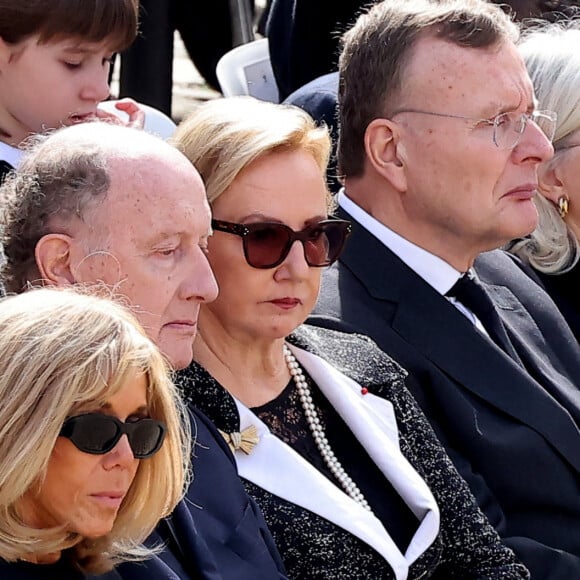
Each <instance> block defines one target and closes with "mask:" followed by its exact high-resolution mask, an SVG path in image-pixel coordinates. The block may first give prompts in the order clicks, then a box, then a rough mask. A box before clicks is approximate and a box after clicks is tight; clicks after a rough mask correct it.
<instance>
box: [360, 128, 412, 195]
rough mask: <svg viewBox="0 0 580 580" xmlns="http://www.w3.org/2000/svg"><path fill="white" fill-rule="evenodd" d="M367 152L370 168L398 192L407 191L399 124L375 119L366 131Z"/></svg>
mask: <svg viewBox="0 0 580 580" xmlns="http://www.w3.org/2000/svg"><path fill="white" fill-rule="evenodd" d="M364 138H365V151H366V155H367V160H368V163H369V164H370V166H372V167H373V169H374V170H375V171H376V172H377V173H378V174H379V175H381V176H382V177H383V178H384V179H386V180H387V181H388V182H389V183H390V184H391V185H392V186H393V187H394V188H395V189H396V190H397V191H401V192H403V191H406V190H407V176H406V173H405V166H404V163H403V161H402V159H401V155H400V153H401V151H400V143H399V132H398V127H397V124H396V123H394V122H393V121H391V120H389V119H374V120H373V121H371V122H370V123H369V125H368V127H367V129H366V131H365V137H364Z"/></svg>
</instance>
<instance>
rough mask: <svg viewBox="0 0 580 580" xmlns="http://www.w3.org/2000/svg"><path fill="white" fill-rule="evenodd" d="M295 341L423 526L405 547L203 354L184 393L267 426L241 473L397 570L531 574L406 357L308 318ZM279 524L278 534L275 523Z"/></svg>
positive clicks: (226, 424) (185, 377) (218, 415)
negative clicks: (460, 464)
mask: <svg viewBox="0 0 580 580" xmlns="http://www.w3.org/2000/svg"><path fill="white" fill-rule="evenodd" d="M288 341H289V343H290V344H291V349H292V351H293V353H294V355H295V356H296V358H297V359H298V360H299V362H300V363H301V365H302V366H303V367H304V368H305V369H306V370H307V371H308V373H309V374H310V376H311V377H312V379H313V380H314V382H315V383H316V385H317V386H318V387H319V388H320V389H321V391H322V392H323V394H324V396H325V397H326V398H327V399H328V400H329V401H330V403H331V405H332V406H333V407H334V409H335V410H336V411H337V412H338V413H339V415H340V416H341V417H342V419H344V420H345V422H346V423H347V425H348V426H349V428H350V430H351V431H352V434H353V436H354V437H356V438H357V439H358V440H359V441H360V442H361V443H362V444H363V446H364V448H365V450H366V451H367V453H368V454H369V455H370V456H371V458H372V460H373V461H374V462H375V463H376V465H378V466H379V467H380V469H381V470H382V472H383V474H384V476H385V477H386V478H388V479H389V481H390V482H391V483H392V484H393V487H394V488H395V489H396V490H397V491H398V493H399V494H400V495H401V497H403V499H404V501H405V502H406V503H407V505H408V506H409V507H410V508H411V509H412V510H413V511H414V513H415V514H416V516H417V518H418V522H419V524H418V528H417V531H416V533H415V535H414V537H413V538H412V540H411V542H410V544H409V546H408V548H407V550H406V551H405V553H402V552H400V551H399V550H398V549H397V547H396V546H395V545H394V543H393V541H392V540H391V538H390V537H389V534H388V531H386V530H385V529H384V528H383V527H382V525H381V524H380V522H378V520H377V519H376V518H375V517H374V516H373V515H372V514H371V513H369V512H366V511H365V510H364V509H363V508H361V507H360V506H359V505H358V504H357V503H356V502H354V501H353V500H351V499H350V498H349V497H348V496H347V495H346V494H345V493H343V492H342V491H341V490H340V489H339V487H338V486H336V485H334V484H332V483H331V482H330V481H329V480H327V479H326V478H325V477H324V476H323V475H321V474H320V473H319V472H318V471H317V470H316V469H314V468H312V466H311V465H310V463H308V462H307V461H306V460H304V459H303V458H302V457H301V456H299V455H298V454H297V453H296V452H295V451H294V450H293V449H292V448H291V447H290V446H288V445H286V444H285V443H283V442H282V441H281V440H280V439H278V438H277V437H275V436H273V435H272V434H271V433H270V432H269V429H268V428H267V427H266V425H265V424H263V423H262V422H261V421H260V420H259V419H258V417H257V416H256V415H254V414H253V413H252V412H251V411H250V410H249V409H248V408H246V407H245V406H244V405H243V404H242V403H240V402H239V401H237V400H235V399H234V398H233V397H231V396H230V395H229V394H228V393H227V391H225V389H223V387H221V386H220V385H219V384H218V383H217V381H215V379H213V377H211V376H210V375H209V374H208V373H207V372H206V371H205V369H202V368H201V367H200V366H199V365H196V363H194V364H192V365H191V366H190V367H189V368H188V369H186V370H185V371H181V372H180V381H179V382H180V384H181V385H182V387H183V388H184V389H186V392H185V394H184V395H185V397H186V398H187V399H189V400H190V401H193V402H194V403H195V404H196V405H197V406H199V407H201V408H202V409H203V411H204V412H205V413H206V414H207V415H208V416H209V417H210V418H211V419H212V420H214V422H215V423H216V425H217V426H218V427H219V428H220V429H222V430H225V431H228V432H229V431H232V430H233V431H239V429H240V428H242V429H244V428H245V427H247V426H248V425H249V424H250V423H252V424H254V425H257V427H258V432H259V436H260V442H259V443H258V445H257V446H256V448H255V449H254V451H253V452H252V453H250V454H249V455H245V454H243V453H240V452H238V453H236V454H235V457H236V461H237V464H238V470H239V472H240V475H241V477H242V478H244V479H245V480H247V481H250V482H252V484H254V485H257V486H259V487H261V488H265V489H267V490H268V491H270V492H272V493H274V494H275V495H276V496H278V497H280V498H283V499H285V500H288V501H290V502H292V503H294V504H297V505H298V506H301V508H303V510H304V511H305V513H307V512H314V513H316V514H318V515H319V516H321V517H323V518H326V519H328V520H330V521H333V522H334V523H336V524H337V525H339V526H340V527H342V528H343V529H345V530H347V531H348V532H350V533H351V534H354V535H356V536H358V537H359V538H361V539H362V540H363V541H364V542H366V543H367V544H369V545H370V546H372V547H373V548H374V549H375V550H376V551H377V552H378V553H379V554H380V555H381V556H382V557H383V558H384V560H385V568H387V569H390V570H391V571H392V572H391V574H390V575H389V576H388V577H391V578H397V579H406V578H419V577H421V578H426V577H431V576H432V575H433V574H435V576H433V577H440V578H446V579H451V578H464V579H466V578H482V577H485V578H502V579H503V578H526V577H527V571H526V570H525V569H524V568H523V567H522V566H520V565H519V564H517V563H516V561H515V558H514V556H513V554H512V553H511V552H510V551H509V550H508V549H506V548H505V547H504V546H503V545H502V544H501V543H500V542H499V538H498V536H497V534H496V533H495V531H494V530H493V528H492V527H491V526H490V525H489V523H488V522H487V520H486V519H485V518H484V516H483V514H482V513H481V512H480V511H479V509H478V508H477V507H476V504H475V500H474V498H473V497H472V495H471V494H470V493H469V491H468V488H467V485H466V484H465V482H464V481H463V480H462V479H461V478H460V477H459V476H458V474H457V472H456V470H455V469H454V467H453V465H452V464H451V462H450V460H449V459H448V457H447V455H446V454H445V452H444V450H443V448H442V447H441V445H440V444H439V442H438V440H437V439H436V437H435V435H434V433H433V431H432V430H431V428H430V426H429V424H428V422H427V421H426V419H425V418H424V416H423V414H422V412H421V411H420V410H419V408H418V407H417V405H416V404H415V402H414V400H413V398H412V396H411V395H410V393H409V392H408V391H407V389H406V387H405V385H404V376H405V373H404V371H403V370H402V369H401V368H400V367H399V366H398V365H397V364H395V363H394V362H393V361H392V360H391V359H390V358H389V357H388V356H386V355H385V354H384V353H383V352H381V351H380V350H379V349H378V348H377V347H376V345H375V344H374V343H373V342H372V341H370V340H369V339H368V338H366V337H362V336H357V335H348V334H344V333H337V332H334V331H330V330H326V329H321V328H315V327H309V326H307V325H304V326H302V327H300V328H299V329H298V330H297V331H296V332H295V333H294V334H293V335H292V336H290V337H289V338H288ZM361 385H363V386H364V387H366V389H368V394H363V392H362V390H361ZM232 410H233V412H232ZM344 445H348V441H345V442H344ZM297 482H299V485H298V484H297ZM250 489H251V488H250ZM271 531H272V533H273V535H274V538H276V530H275V529H271ZM281 551H282V558H283V559H284V557H285V554H284V551H283V550H281ZM435 571H436V572H435ZM360 573H361V572H360V571H359V574H360ZM359 577H363V576H359Z"/></svg>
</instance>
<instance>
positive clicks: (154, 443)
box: [60, 413, 165, 459]
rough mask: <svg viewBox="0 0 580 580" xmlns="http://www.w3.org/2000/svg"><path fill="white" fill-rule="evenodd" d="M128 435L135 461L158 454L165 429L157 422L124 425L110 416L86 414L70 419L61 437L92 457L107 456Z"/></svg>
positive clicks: (145, 421)
mask: <svg viewBox="0 0 580 580" xmlns="http://www.w3.org/2000/svg"><path fill="white" fill-rule="evenodd" d="M123 435H127V438H128V439H129V445H130V446H131V450H132V451H133V456H134V457H135V458H136V459H145V458H146V457H151V456H152V455H154V454H155V453H157V451H159V449H160V447H161V445H162V443H163V439H165V425H164V424H163V423H161V421H156V420H155V419H149V418H144V419H138V420H137V421H132V422H130V423H123V421H120V420H119V419H117V417H112V416H111V415H103V414H102V413H87V414H86V415H77V416H76V417H70V418H69V419H67V420H66V421H65V422H64V424H63V426H62V429H61V430H60V436H61V437H66V438H67V439H70V440H71V441H72V442H73V443H74V445H75V446H76V447H77V449H80V450H81V451H83V452H84V453H91V454H92V455H103V454H105V453H108V452H109V451H111V449H113V447H115V445H117V443H118V442H119V439H121V437H122V436H123Z"/></svg>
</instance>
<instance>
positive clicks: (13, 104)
mask: <svg viewBox="0 0 580 580" xmlns="http://www.w3.org/2000/svg"><path fill="white" fill-rule="evenodd" d="M111 56H112V53H111V51H110V49H109V46H108V43H107V42H106V41H104V42H102V43H99V44H95V43H86V42H82V41H79V40H78V39H65V40H58V41H50V42H48V43H45V44H38V36H33V37H31V38H28V39H27V40H25V41H23V42H20V43H17V44H15V45H10V44H6V43H5V42H4V41H3V40H2V39H1V38H0V139H2V140H3V141H5V142H7V143H10V144H12V145H18V144H19V143H20V142H21V141H22V140H23V139H25V138H26V137H27V136H28V135H30V134H31V133H39V132H42V131H45V130H47V129H55V128H58V127H61V126H63V125H72V124H74V123H78V122H81V121H84V120H87V118H90V117H92V116H93V115H94V114H95V111H96V109H97V104H98V103H99V102H100V101H102V100H104V99H106V98H107V97H108V95H109V85H108V77H109V68H110V59H111ZM2 132H3V133H8V134H9V135H10V138H7V137H5V136H4V135H1V133H2Z"/></svg>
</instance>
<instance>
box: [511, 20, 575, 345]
mask: <svg viewBox="0 0 580 580" xmlns="http://www.w3.org/2000/svg"><path fill="white" fill-rule="evenodd" d="M579 49H580V20H577V19H576V20H572V21H570V22H563V23H555V24H549V25H547V26H543V27H541V28H538V29H534V30H532V31H530V32H529V33H528V34H527V35H526V36H525V37H524V39H523V41H522V43H521V44H520V50H521V53H522V55H523V57H524V59H525V62H526V66H527V68H528V72H529V74H530V77H531V79H532V82H533V84H534V89H535V92H536V97H537V99H538V102H539V103H540V106H541V107H542V108H544V107H545V108H549V109H551V110H553V111H555V112H556V113H557V114H558V120H557V126H556V133H555V136H554V157H553V158H552V159H551V160H550V161H547V162H546V163H544V164H542V165H541V166H540V167H539V170H538V180H539V193H540V194H541V195H538V196H537V197H536V205H537V207H538V212H539V214H540V220H539V224H538V227H537V228H536V229H535V230H534V231H533V232H532V233H531V234H530V235H529V236H527V237H525V238H523V239H519V240H516V241H514V242H513V243H512V244H510V249H511V251H512V252H513V253H515V254H516V255H518V256H519V257H520V258H521V259H522V260H523V261H524V262H525V263H526V264H527V265H529V266H530V267H531V268H532V269H533V273H534V274H535V275H536V276H537V277H538V278H539V279H540V281H541V282H542V284H543V286H544V288H545V289H546V291H547V292H548V294H550V296H551V297H552V298H553V300H554V301H555V302H556V304H557V305H558V307H559V308H560V310H561V311H562V313H563V314H564V317H565V318H566V321H567V322H568V324H569V325H570V328H571V329H572V331H573V332H574V334H575V336H576V338H577V339H579V340H580V305H579V303H578V291H579V289H580V266H578V259H579V257H580V253H579V244H578V240H579V238H580V50H579Z"/></svg>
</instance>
